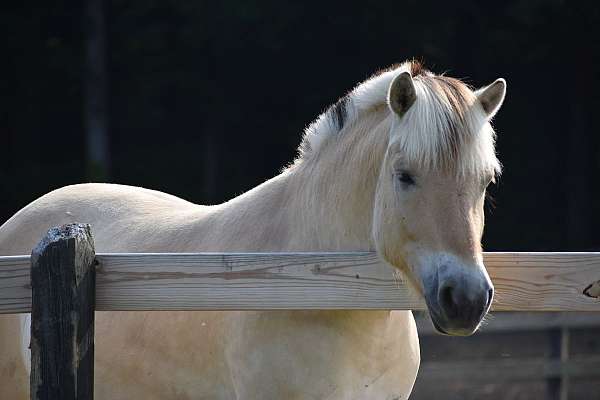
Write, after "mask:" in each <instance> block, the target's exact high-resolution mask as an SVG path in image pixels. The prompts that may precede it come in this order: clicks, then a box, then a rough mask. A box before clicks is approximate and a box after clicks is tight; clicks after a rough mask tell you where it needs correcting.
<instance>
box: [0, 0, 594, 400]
mask: <svg viewBox="0 0 600 400" xmlns="http://www.w3.org/2000/svg"><path fill="white" fill-rule="evenodd" d="M599 10H600V6H598V5H597V2H595V1H584V2H568V3H567V2H565V1H558V0H547V1H537V0H519V1H504V2H482V1H463V2H430V1H423V0H422V1H403V2H400V1H396V2H377V1H375V2H365V1H360V2H359V1H344V2H339V3H337V4H333V3H329V2H320V3H307V2H298V3H294V4H290V2H282V1H262V2H250V1H246V0H236V1H224V2H218V1H213V2H207V1H166V0H161V1H151V0H144V1H140V0H138V1H122V0H111V1H103V0H85V1H84V2H79V1H65V0H54V1H51V2H31V1H24V2H4V3H3V5H2V6H1V7H0V154H1V156H0V224H1V223H2V222H3V221H4V220H6V219H7V218H9V217H10V216H11V215H12V214H13V213H15V212H16V211H17V210H19V209H20V208H21V207H23V206H24V205H26V204H27V203H28V202H30V201H32V200H34V199H35V198H37V197H38V196H40V195H42V194H44V193H46V192H48V191H50V190H52V189H55V188H58V187H61V186H64V185H67V184H72V183H78V182H86V181H108V182H118V183H124V184H130V185H140V186H145V187H149V188H153V189H158V190H162V191H165V192H169V193H172V194H175V195H178V196H181V197H183V198H186V199H188V200H191V201H194V202H197V203H204V204H210V203H216V202H221V201H223V200H226V199H228V198H231V197H232V196H235V195H237V194H240V193H241V192H243V191H245V190H247V189H250V188H252V187H254V186H256V185H257V184H259V183H261V182H262V181H264V180H265V179H267V178H270V177H272V176H274V175H275V174H277V173H278V171H279V170H280V168H281V167H282V166H284V165H285V164H286V163H288V162H289V161H291V160H292V159H293V158H294V156H295V152H296V147H297V145H298V144H299V142H300V137H301V134H302V131H303V129H304V127H305V126H306V125H307V124H309V123H310V122H311V121H312V120H313V119H314V118H316V117H317V115H318V114H319V113H320V112H321V111H322V110H324V109H325V108H326V107H327V106H328V105H330V104H332V103H333V102H335V101H336V100H337V98H338V97H340V96H341V95H343V94H344V93H345V92H346V91H347V90H349V89H350V88H352V87H353V86H354V85H355V84H356V83H358V82H359V81H362V80H363V79H365V78H367V77H368V76H370V75H371V74H372V73H373V72H375V71H376V70H378V69H380V68H383V67H386V66H389V65H390V64H393V63H396V62H401V61H404V60H406V59H411V58H417V59H421V60H423V61H424V62H425V63H426V65H427V66H428V67H429V68H430V69H432V70H433V71H434V72H438V73H441V72H447V73H448V74H449V75H451V76H454V77H459V78H464V79H465V80H466V81H467V82H469V83H471V84H472V85H474V86H482V85H485V84H488V83H490V82H492V81H493V80H494V79H496V78H497V77H500V76H502V77H504V78H506V79H507V81H508V96H507V99H506V101H505V103H504V106H503V108H502V110H501V111H500V113H499V114H498V116H497V117H496V119H495V123H494V125H495V127H496V129H497V131H498V152H499V155H500V159H501V160H502V162H503V164H504V167H505V168H504V175H503V177H502V179H501V180H500V182H499V184H498V185H497V186H496V187H494V188H492V189H491V192H492V194H493V197H494V198H495V204H496V206H495V208H493V207H491V205H490V207H488V208H489V209H488V211H489V212H488V213H487V221H486V222H487V225H486V235H485V238H484V241H485V247H486V249H487V250H513V251H534V250H538V251H539V250H548V251H560V250H600V235H599V234H598V232H597V231H596V230H595V227H596V226H598V223H599V222H600V202H599V201H598V200H597V197H598V195H599V194H600V193H599V192H600V189H599V187H598V174H599V172H600V139H599V138H598V136H599V135H598V128H597V122H596V121H597V116H598V111H597V110H599V106H600V104H599V103H600V100H599V96H598V95H597V93H599V90H600V78H599V76H598V74H599V72H600V67H599V64H598V61H599V56H600V51H599V50H600V47H599V40H600V11H599ZM94 121H95V122H94ZM94 127H96V128H97V132H99V133H100V135H99V136H98V137H99V138H100V139H101V140H99V142H98V143H99V144H98V143H96V142H93V141H92V139H91V138H92V137H93V136H94V135H93V132H94V129H93V128H94ZM102 138H104V141H103V140H102ZM102 143H106V146H103V145H102ZM501 314H502V313H501ZM588 315H589V314H588ZM547 317H548V318H552V316H551V315H548V316H547ZM506 318H509V319H510V315H507V316H506ZM506 318H505V317H502V315H497V317H496V319H495V320H492V322H491V323H490V324H489V325H488V326H486V328H485V329H484V330H483V332H482V333H479V334H478V335H476V336H475V337H472V338H447V337H441V336H431V335H429V334H427V332H426V329H421V327H420V336H421V349H422V353H421V357H422V364H421V371H422V373H421V374H420V375H419V378H418V380H417V384H416V387H415V391H414V394H413V396H412V398H415V399H432V398H445V399H448V400H454V399H456V400H458V399H460V400H468V399H479V398H483V397H485V398H489V399H502V400H520V399H523V400H524V399H528V400H529V399H538V398H540V399H541V398H547V399H558V398H559V397H558V393H560V391H561V387H562V388H565V387H567V386H565V385H566V383H564V382H563V381H561V379H562V378H560V379H559V378H557V377H556V376H546V375H544V374H543V373H540V374H539V376H537V378H535V379H533V378H532V379H527V380H520V381H519V380H517V381H510V382H509V381H507V380H506V379H508V378H506V377H504V378H503V376H505V375H506V373H510V372H511V371H512V370H518V369H520V368H521V367H520V365H521V364H520V363H521V361H520V360H521V358H522V357H534V356H535V357H541V358H539V360H542V361H543V360H550V361H552V360H555V361H556V359H560V358H561V357H563V356H564V354H568V355H569V356H570V357H575V358H576V357H580V356H581V355H582V354H583V355H585V356H589V355H590V354H591V355H592V356H595V355H598V354H600V330H599V328H598V327H597V326H596V327H593V324H594V322H592V321H589V318H587V317H586V318H583V320H584V321H586V325H585V326H586V327H581V326H580V327H577V324H573V323H570V324H571V325H570V326H571V328H568V327H567V326H568V323H567V322H568V321H567V320H568V318H566V317H565V321H563V323H561V324H558V325H557V324H556V323H554V325H552V326H550V325H548V326H550V328H549V329H542V328H537V330H532V331H524V330H523V329H525V328H524V327H520V329H521V330H519V331H516V332H513V331H509V332H506V329H507V328H506V325H507V322H506V321H507V319H506ZM515 318H516V319H517V320H518V321H519V323H518V324H517V325H518V326H521V325H522V324H521V323H520V321H523V322H528V321H530V320H532V318H533V317H532V316H525V315H523V314H522V313H521V314H519V315H517V316H514V317H513V319H515ZM543 318H546V317H543ZM590 318H592V316H590ZM595 318H596V319H595V320H597V317H595ZM595 320H594V321H595ZM494 321H495V322H494ZM495 326H498V327H499V328H502V329H504V330H497V329H496V328H495ZM590 326H592V328H590ZM569 329H571V330H569ZM565 335H566V336H565ZM569 335H570V337H571V339H570V343H571V345H572V349H571V350H568V351H567V352H566V353H564V352H563V350H562V348H561V347H560V346H561V343H564V340H563V338H564V337H566V338H567V342H569ZM559 348H561V350H560V351H558V350H557V349H559ZM507 357H508V360H510V359H513V358H515V359H514V362H513V364H511V365H513V366H512V367H506V360H507ZM520 357H521V358H520ZM465 360H467V364H465V363H464V361H465ZM494 360H503V362H504V364H500V365H503V366H504V367H502V368H501V369H498V375H497V376H496V375H494V376H493V377H492V378H489V377H485V376H484V377H482V376H479V375H481V374H480V373H479V372H481V371H484V372H485V371H490V369H491V370H494V368H495V367H494V365H496V364H493V362H496V361H494ZM461 362H462V364H461ZM436 363H437V364H436ZM439 363H446V364H443V365H444V366H445V367H443V368H442V370H443V371H447V372H449V373H450V375H448V376H452V377H453V378H451V379H450V380H449V378H448V377H446V380H444V379H442V378H443V377H442V378H440V376H439V374H437V375H436V374H435V373H432V372H431V366H432V365H433V366H435V365H438V366H439ZM481 363H483V364H481ZM490 363H491V364H490ZM465 365H468V366H470V367H471V368H470V369H468V368H467V370H465V371H462V368H464V366H465ZM481 365H483V366H482V367H481ZM457 371H458V374H459V375H460V374H461V373H462V377H459V378H456V377H455V375H456V372H457ZM453 374H454V375H453ZM483 375H485V374H483ZM488 375H489V374H488ZM486 376H487V375H486ZM569 379H571V381H570V383H569V386H568V392H569V396H570V397H569V398H573V399H579V398H581V399H588V398H592V397H593V396H594V394H595V393H599V391H600V386H599V385H600V381H598V379H597V378H595V377H587V378H585V377H584V378H581V377H580V378H576V377H575V378H569ZM577 379H579V380H577ZM561 382H562V383H561ZM590 396H591V397H590ZM560 398H564V397H560Z"/></svg>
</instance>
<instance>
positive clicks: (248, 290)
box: [0, 253, 600, 313]
mask: <svg viewBox="0 0 600 400" xmlns="http://www.w3.org/2000/svg"><path fill="white" fill-rule="evenodd" d="M96 261H97V266H96V274H97V283H96V310H99V311H117V310H250V309H252V310H256V309H413V310H420V309H424V304H423V303H422V302H421V301H420V300H418V299H416V298H415V297H414V296H412V295H411V294H410V292H409V290H408V289H407V288H406V286H405V284H404V283H403V282H402V278H401V275H400V274H399V273H398V272H397V271H394V269H393V268H391V267H389V266H388V265H385V264H384V263H382V262H381V261H380V260H379V259H378V257H377V256H376V255H375V254H374V253H223V254H220V253H198V254H182V253H166V254H149V253H136V254H98V255H97V256H96ZM485 263H486V266H487V269H488V271H489V273H490V276H491V277H492V281H493V282H494V285H495V287H496V299H495V302H494V305H493V309H494V310H495V311H600V299H599V298H598V297H594V296H595V295H596V293H595V290H596V289H595V287H596V286H595V285H600V253H486V254H485ZM29 270H30V260H29V256H10V257H0V313H20V312H29V311H30V310H31V286H30V275H29ZM586 290H587V292H586V293H587V294H586V293H584V292H585V291H586Z"/></svg>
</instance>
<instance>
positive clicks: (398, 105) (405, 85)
mask: <svg viewBox="0 0 600 400" xmlns="http://www.w3.org/2000/svg"><path fill="white" fill-rule="evenodd" d="M416 99H417V94H416V92H415V85H414V83H413V80H412V77H411V76H410V73H408V72H403V73H401V74H400V75H398V76H397V77H395V78H394V80H393V81H392V83H391V85H390V89H389V91H388V98H387V101H388V105H389V106H390V108H391V109H392V111H393V112H395V113H396V114H398V116H400V117H402V116H403V115H404V114H405V113H406V112H407V111H408V109H409V108H410V106H412V105H413V103H414V102H415V100H416Z"/></svg>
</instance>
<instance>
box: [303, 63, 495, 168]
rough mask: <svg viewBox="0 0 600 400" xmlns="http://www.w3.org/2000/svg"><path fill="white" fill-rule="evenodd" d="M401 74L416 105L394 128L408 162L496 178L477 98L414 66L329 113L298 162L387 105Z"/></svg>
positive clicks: (390, 72)
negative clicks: (407, 80) (413, 91)
mask: <svg viewBox="0 0 600 400" xmlns="http://www.w3.org/2000/svg"><path fill="white" fill-rule="evenodd" d="M402 72H410V74H411V76H412V77H413V81H414V84H415V89H416V91H417V100H416V101H415V103H414V104H413V105H412V107H411V108H410V109H409V110H408V112H407V113H406V114H405V115H404V116H403V117H402V119H401V120H400V121H396V123H395V125H397V126H395V127H392V129H398V130H400V131H401V134H400V135H398V137H397V138H396V139H395V140H397V141H398V145H399V146H400V147H401V148H402V150H403V151H404V153H405V154H406V156H407V158H408V159H409V161H412V162H414V163H416V164H417V165H419V166H421V168H427V169H429V168H445V169H449V170H453V171H456V172H458V173H459V174H460V175H464V174H466V173H469V172H471V173H478V174H491V175H497V174H499V173H500V171H501V165H500V162H499V161H498V159H497V157H496V153H495V138H496V135H495V132H494V130H493V129H492V127H491V125H490V124H489V123H488V120H487V119H486V117H485V114H484V112H483V110H482V108H481V106H480V105H479V104H478V102H477V97H476V94H475V92H473V90H472V89H471V88H470V87H469V86H467V85H466V84H465V83H463V82H462V81H460V80H458V79H455V78H450V77H447V76H444V75H436V74H434V73H432V72H430V71H428V70H426V69H424V68H423V66H422V65H421V64H420V63H419V62H416V61H408V62H405V63H402V64H400V65H396V66H392V67H390V68H388V69H386V70H383V71H380V72H379V73H377V74H375V75H373V76H372V77H371V78H369V79H368V80H366V81H365V82H362V83H360V84H359V85H358V86H356V87H355V88H354V89H353V90H351V91H350V92H349V93H348V94H346V95H345V96H343V97H342V98H340V99H339V100H338V101H337V102H336V103H335V104H334V105H332V106H331V107H329V108H328V109H327V110H326V111H325V112H324V113H322V114H321V115H320V116H319V117H318V118H317V119H316V120H315V121H314V122H312V123H311V124H310V125H309V126H308V127H307V128H306V130H305V132H304V137H303V140H302V143H301V145H300V148H299V152H300V159H301V160H307V159H310V158H311V156H313V155H314V154H318V153H319V151H320V150H321V148H323V147H324V146H327V145H329V143H334V142H335V138H336V137H337V136H339V135H340V134H342V131H344V132H343V133H344V134H347V132H346V131H351V130H352V127H353V126H354V125H355V124H356V122H357V121H358V120H360V119H361V118H363V117H364V116H365V115H366V114H368V113H370V112H372V111H374V110H376V109H380V108H381V107H382V106H384V105H385V104H386V101H387V95H388V90H389V87H390V84H391V82H392V80H393V79H394V78H395V77H396V76H398V75H399V74H401V73H402Z"/></svg>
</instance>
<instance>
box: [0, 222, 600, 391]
mask: <svg viewBox="0 0 600 400" xmlns="http://www.w3.org/2000/svg"><path fill="white" fill-rule="evenodd" d="M484 258H485V264H486V266H487V269H488V272H489V273H490V276H491V278H492V281H493V282H494V286H495V288H496V300H495V302H494V304H493V309H494V310H496V311H600V253H486V254H485V255H484ZM424 308H425V307H424V304H423V302H422V301H420V300H419V299H416V298H415V297H413V296H412V295H411V294H410V291H409V290H407V288H406V286H405V284H404V282H403V281H402V277H401V275H400V274H399V273H398V272H397V271H395V270H394V269H393V268H391V267H390V266H388V265H386V264H385V263H383V262H381V261H380V260H379V259H378V257H377V255H376V254H374V253H365V252H360V253H243V254H242V253H198V254H182V253H168V254H139V253H136V254H95V253H94V248H93V239H92V237H91V233H90V228H89V226H87V225H81V224H72V225H67V226H64V227H60V228H53V229H52V230H50V231H49V233H48V235H47V236H46V237H45V238H44V239H42V241H41V242H40V244H39V245H38V246H37V247H36V248H35V249H34V250H33V252H32V256H31V257H30V256H8V257H0V313H23V312H31V313H32V374H31V377H32V378H31V385H32V390H31V393H32V398H36V399H54V398H61V399H91V398H92V395H93V349H94V346H93V337H94V335H93V332H94V330H93V328H94V318H93V315H94V310H98V311H118V310H258V309H261V310H276V309H413V310H420V309H424ZM61 343H75V346H62V345H61ZM57 349H63V350H64V349H67V350H66V351H57ZM57 382H61V383H60V385H59V384H58V383H57Z"/></svg>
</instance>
